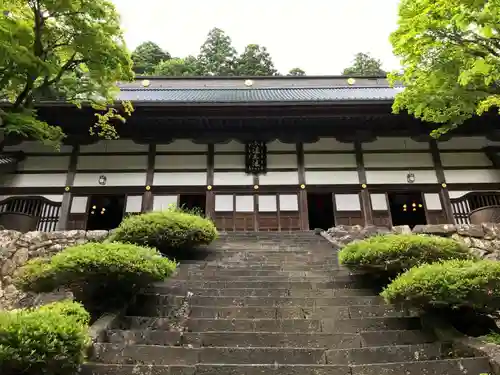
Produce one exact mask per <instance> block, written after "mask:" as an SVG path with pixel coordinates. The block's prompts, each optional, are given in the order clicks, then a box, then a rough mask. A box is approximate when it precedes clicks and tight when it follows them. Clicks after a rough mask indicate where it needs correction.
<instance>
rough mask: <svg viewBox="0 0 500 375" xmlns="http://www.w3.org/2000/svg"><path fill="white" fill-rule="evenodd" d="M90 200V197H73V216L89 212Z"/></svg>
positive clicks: (71, 210)
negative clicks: (88, 204)
mask: <svg viewBox="0 0 500 375" xmlns="http://www.w3.org/2000/svg"><path fill="white" fill-rule="evenodd" d="M88 199H89V198H88V197H73V199H72V200H71V209H70V212H71V213H72V214H84V213H85V212H87V203H88Z"/></svg>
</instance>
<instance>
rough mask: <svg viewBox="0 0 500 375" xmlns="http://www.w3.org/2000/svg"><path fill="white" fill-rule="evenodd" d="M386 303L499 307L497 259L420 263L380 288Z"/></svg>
mask: <svg viewBox="0 0 500 375" xmlns="http://www.w3.org/2000/svg"><path fill="white" fill-rule="evenodd" d="M381 295H382V297H384V299H385V300H386V302H388V303H400V304H407V305H410V306H413V307H419V308H422V309H427V308H430V307H434V308H454V309H456V308H471V309H473V310H475V311H476V312H480V313H495V312H496V311H498V310H500V262H496V261H489V260H482V261H478V262H475V261H471V260H449V261H444V262H438V263H433V264H424V265H421V266H419V267H415V268H412V269H411V270H409V271H407V272H405V273H403V274H402V275H400V276H398V277H397V278H396V279H394V280H393V281H392V282H391V283H390V284H389V285H388V286H387V288H386V289H385V290H384V291H383V292H382V294H381Z"/></svg>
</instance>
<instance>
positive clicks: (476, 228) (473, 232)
mask: <svg viewBox="0 0 500 375" xmlns="http://www.w3.org/2000/svg"><path fill="white" fill-rule="evenodd" d="M457 232H458V234H460V235H462V236H467V237H476V238H483V237H484V230H483V227H482V225H478V224H458V225H457Z"/></svg>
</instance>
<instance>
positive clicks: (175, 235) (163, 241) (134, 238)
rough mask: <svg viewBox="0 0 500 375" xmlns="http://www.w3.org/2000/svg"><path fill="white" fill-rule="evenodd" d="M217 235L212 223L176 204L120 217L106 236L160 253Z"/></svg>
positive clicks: (180, 248) (182, 248) (193, 245)
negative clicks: (117, 224)
mask: <svg viewBox="0 0 500 375" xmlns="http://www.w3.org/2000/svg"><path fill="white" fill-rule="evenodd" d="M216 238H217V229H216V228H215V225H214V223H213V222H212V221H211V220H209V219H206V218H204V217H202V216H199V215H197V214H196V213H191V212H186V211H184V210H182V209H179V208H170V209H168V210H165V211H154V212H148V213H145V214H142V215H134V216H130V217H128V218H126V219H125V220H123V221H122V223H121V224H120V226H119V227H118V228H117V229H116V230H115V231H114V232H113V234H112V236H111V238H110V240H111V241H120V242H130V243H135V244H137V245H143V246H152V247H155V248H157V249H159V250H160V251H161V252H162V253H164V254H168V255H171V254H175V253H176V252H177V251H179V250H181V251H182V250H185V249H190V248H192V247H196V246H199V245H205V244H209V243H211V242H212V241H213V240H215V239H216Z"/></svg>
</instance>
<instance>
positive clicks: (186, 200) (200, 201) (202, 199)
mask: <svg viewBox="0 0 500 375" xmlns="http://www.w3.org/2000/svg"><path fill="white" fill-rule="evenodd" d="M206 202H207V198H206V196H205V194H180V195H179V207H181V208H184V209H186V210H194V211H196V212H197V213H199V214H201V215H205V207H206Z"/></svg>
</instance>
